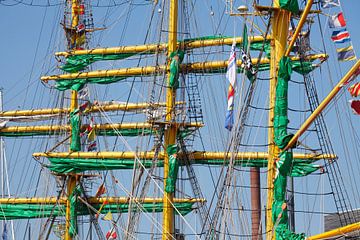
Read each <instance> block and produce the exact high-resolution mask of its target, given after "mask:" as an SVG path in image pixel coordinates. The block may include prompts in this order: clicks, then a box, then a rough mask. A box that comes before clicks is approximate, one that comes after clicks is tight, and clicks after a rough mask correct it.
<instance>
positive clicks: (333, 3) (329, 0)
mask: <svg viewBox="0 0 360 240" xmlns="http://www.w3.org/2000/svg"><path fill="white" fill-rule="evenodd" d="M339 6H340V3H339V0H321V7H322V8H331V7H339Z"/></svg>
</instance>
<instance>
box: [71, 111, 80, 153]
mask: <svg viewBox="0 0 360 240" xmlns="http://www.w3.org/2000/svg"><path fill="white" fill-rule="evenodd" d="M80 124H81V123H80V112H79V109H76V110H74V111H72V112H71V113H70V125H71V143H70V150H71V151H74V152H78V151H80V150H81V142H80Z"/></svg>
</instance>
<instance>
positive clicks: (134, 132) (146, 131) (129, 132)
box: [0, 128, 158, 137]
mask: <svg viewBox="0 0 360 240" xmlns="http://www.w3.org/2000/svg"><path fill="white" fill-rule="evenodd" d="M157 133H158V131H157V130H154V129H151V128H141V129H136V128H131V129H118V130H116V131H115V130H113V129H109V130H98V131H96V135H98V136H117V135H118V134H121V135H122V136H124V137H136V136H147V135H153V134H157ZM58 134H63V131H48V132H26V133H25V132H21V133H19V132H11V133H9V132H0V136H2V137H34V136H49V135H58Z"/></svg>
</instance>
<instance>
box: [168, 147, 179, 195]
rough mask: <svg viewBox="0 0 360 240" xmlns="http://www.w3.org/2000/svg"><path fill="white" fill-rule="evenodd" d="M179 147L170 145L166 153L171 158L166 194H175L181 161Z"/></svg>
mask: <svg viewBox="0 0 360 240" xmlns="http://www.w3.org/2000/svg"><path fill="white" fill-rule="evenodd" d="M177 151H178V147H177V145H176V144H171V145H168V146H167V148H166V153H167V155H168V157H169V173H168V177H167V179H166V184H165V192H167V193H173V192H175V184H176V178H177V175H178V171H179V160H178V159H177Z"/></svg>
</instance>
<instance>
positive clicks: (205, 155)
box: [33, 152, 337, 160]
mask: <svg viewBox="0 0 360 240" xmlns="http://www.w3.org/2000/svg"><path fill="white" fill-rule="evenodd" d="M189 155H190V159H194V160H206V159H229V158H230V157H231V153H226V152H192V153H190V154H189ZM154 156H155V152H138V153H135V152H72V153H69V152H49V153H34V154H33V157H50V158H73V159H76V158H91V159H107V158H111V159H135V157H137V158H139V159H152V158H153V157H154ZM179 157H180V158H181V154H179ZM234 157H235V159H245V160H252V159H267V158H268V153H267V152H239V153H237V154H234ZM336 157H337V156H336V155H334V154H302V153H294V159H316V160H317V159H334V158H336ZM158 158H159V159H163V158H164V152H161V153H159V156H158Z"/></svg>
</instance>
